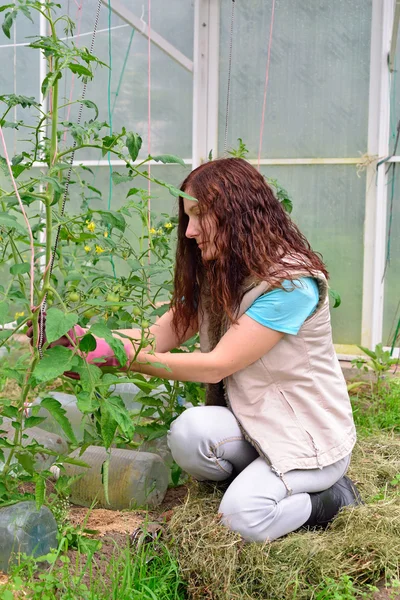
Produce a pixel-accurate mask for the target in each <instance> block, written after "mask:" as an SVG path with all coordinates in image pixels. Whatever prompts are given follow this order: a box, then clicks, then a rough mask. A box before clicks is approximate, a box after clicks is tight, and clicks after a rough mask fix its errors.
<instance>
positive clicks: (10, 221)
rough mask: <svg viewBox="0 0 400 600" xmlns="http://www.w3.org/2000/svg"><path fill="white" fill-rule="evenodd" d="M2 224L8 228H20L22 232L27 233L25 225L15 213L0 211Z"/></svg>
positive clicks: (0, 224) (0, 222) (0, 223)
mask: <svg viewBox="0 0 400 600" xmlns="http://www.w3.org/2000/svg"><path fill="white" fill-rule="evenodd" d="M0 226H3V227H7V228H8V229H18V231H20V232H21V233H25V227H24V226H23V225H22V224H21V223H18V221H17V219H16V218H15V217H14V215H9V214H8V213H5V212H0Z"/></svg>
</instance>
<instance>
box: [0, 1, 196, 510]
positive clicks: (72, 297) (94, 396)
mask: <svg viewBox="0 0 400 600" xmlns="http://www.w3.org/2000/svg"><path fill="white" fill-rule="evenodd" d="M59 8H60V5H59V4H56V3H55V2H51V1H47V0H46V1H45V2H39V1H34V0H16V2H15V4H14V3H13V4H6V5H3V6H1V7H0V12H3V13H4V21H3V25H2V29H3V32H4V34H5V35H6V36H7V37H8V38H10V34H11V29H12V27H13V24H14V22H15V20H16V18H17V17H18V18H20V17H23V18H28V19H30V20H33V19H32V17H33V14H34V13H35V12H36V13H40V15H42V17H43V18H44V19H45V20H46V22H47V24H48V30H49V32H50V33H49V35H48V36H37V37H36V38H34V39H33V40H32V39H30V40H29V44H28V45H29V47H30V48H31V49H32V51H33V52H40V53H41V54H42V55H43V56H44V57H45V59H46V61H47V67H48V69H47V75H46V76H45V78H44V79H43V81H42V82H41V91H42V95H43V98H47V101H48V109H47V110H46V109H45V108H44V106H42V105H41V104H40V103H39V102H38V101H37V99H35V98H33V97H26V96H22V95H16V94H3V95H1V96H0V103H1V104H2V105H3V106H4V111H3V112H2V114H1V113H0V115H1V116H0V126H1V131H3V130H4V129H6V128H13V129H18V130H20V131H21V132H23V133H24V134H25V133H26V134H28V135H29V134H30V136H31V140H30V141H28V142H26V147H25V149H24V150H23V151H22V152H21V153H19V154H18V155H16V156H13V157H11V159H9V158H8V157H7V154H6V148H5V147H3V154H4V156H0V167H1V168H2V170H3V172H4V175H5V177H6V181H7V182H6V183H5V184H4V189H3V188H0V207H1V210H0V235H1V238H2V251H1V255H0V262H1V263H2V264H3V267H4V266H5V267H6V269H7V270H8V272H9V281H8V283H7V284H6V285H2V286H0V325H3V324H4V323H7V322H9V321H12V320H13V306H15V303H18V305H19V307H20V310H19V311H18V313H17V315H14V316H16V317H17V323H16V326H15V327H14V328H12V329H4V330H2V331H0V334H1V345H5V344H7V343H8V342H9V341H10V339H12V337H13V336H14V335H15V334H16V333H17V332H18V331H23V328H24V327H25V325H26V322H27V321H28V320H31V321H32V324H33V347H32V351H31V353H30V354H29V356H25V357H22V358H21V359H20V360H19V361H18V362H17V363H16V364H15V365H14V366H13V367H12V368H7V370H6V376H7V378H8V379H9V380H12V381H14V383H15V385H16V387H17V388H18V389H19V390H20V393H19V397H18V398H17V399H15V398H7V397H6V398H4V399H3V400H2V402H1V407H0V411H1V412H0V419H1V421H0V426H1V422H3V421H4V420H5V419H6V420H10V421H11V426H12V428H13V432H14V433H13V435H12V436H11V439H9V438H6V437H4V436H3V437H0V460H1V461H3V463H4V465H3V469H2V473H1V479H0V502H6V501H9V500H10V498H14V497H15V487H16V485H17V484H18V483H19V482H20V481H21V480H22V479H24V478H28V479H33V480H34V481H35V482H36V497H37V501H38V504H40V503H41V502H43V499H44V495H45V485H46V478H47V476H48V475H49V473H48V472H47V471H44V472H42V473H39V472H37V471H36V469H35V458H34V457H35V455H36V454H37V453H38V451H39V450H40V451H41V452H47V453H48V454H51V452H50V451H47V450H45V449H43V448H42V447H41V446H40V445H39V444H36V443H34V442H33V443H31V444H29V445H27V444H26V440H25V438H24V430H25V429H26V428H29V427H32V426H34V425H38V424H40V422H41V421H42V420H43V417H41V416H38V415H37V411H38V410H39V409H40V408H44V409H46V410H47V411H48V412H49V413H50V414H51V415H52V417H53V418H54V419H55V420H56V421H57V422H58V424H59V425H60V426H61V427H62V429H63V431H64V433H65V435H66V437H67V438H68V440H69V442H70V446H71V448H74V447H77V446H79V444H78V441H77V439H76V437H75V434H74V431H73V429H72V427H71V424H70V423H69V421H68V419H67V417H66V414H65V411H64V409H63V408H62V406H61V404H60V403H59V402H58V401H57V400H55V399H54V398H52V397H49V396H48V394H47V391H46V390H48V388H49V386H52V387H54V386H55V385H56V384H55V381H56V382H60V381H61V384H62V386H63V388H64V389H65V390H68V391H71V392H72V393H73V394H75V395H76V397H77V403H78V408H79V409H80V411H81V412H82V413H83V415H93V419H94V425H95V427H94V430H95V432H96V433H93V428H91V429H90V432H89V430H86V431H85V433H84V440H83V446H84V447H86V446H87V445H89V444H92V443H95V444H102V445H104V446H105V448H107V449H110V448H111V446H112V444H115V443H130V441H131V440H132V437H133V434H134V425H133V423H132V419H131V418H130V415H129V414H128V413H127V411H126V409H125V406H124V404H123V402H122V400H121V398H120V397H118V396H116V395H113V394H112V392H109V388H110V385H111V384H113V383H115V382H116V381H121V380H120V379H118V376H117V374H116V372H115V370H114V371H113V370H110V369H108V372H104V370H101V369H100V368H99V367H98V366H96V365H94V364H88V363H87V362H86V360H85V356H86V355H87V353H88V352H90V351H91V350H93V349H94V348H95V347H96V340H95V337H94V336H97V337H100V338H105V339H106V341H107V342H108V343H109V344H110V345H111V346H112V348H113V350H114V352H115V355H116V356H117V357H118V359H119V362H120V364H121V366H122V367H123V366H126V364H127V356H126V353H125V350H124V346H123V344H122V342H121V341H120V340H119V339H115V338H113V336H112V334H111V329H113V328H115V329H117V328H131V327H137V328H138V329H140V330H141V332H142V334H141V340H140V344H139V345H138V346H137V351H139V350H140V348H141V347H143V346H144V345H148V344H149V343H150V344H151V340H150V339H149V326H150V323H151V321H152V320H154V319H155V317H156V316H157V315H159V314H161V313H162V312H163V311H164V310H165V307H164V306H159V303H158V301H159V300H160V299H165V297H166V296H167V295H168V293H169V291H170V289H171V273H172V263H171V253H170V237H171V232H172V231H173V230H174V227H175V221H174V220H173V219H170V218H169V217H168V215H163V216H162V217H161V218H158V221H157V219H156V217H154V216H151V218H150V219H149V211H148V208H149V207H148V202H149V196H148V191H147V190H144V189H142V187H141V184H140V180H142V181H143V179H144V180H146V181H150V182H151V183H152V184H156V185H158V186H162V187H164V188H166V189H167V190H168V191H169V192H170V193H171V195H172V196H174V197H177V196H179V195H182V192H180V191H179V190H178V189H176V188H175V187H174V186H173V185H171V184H169V183H165V182H162V181H160V180H158V179H156V178H154V177H151V176H150V173H149V171H148V170H147V169H146V165H147V163H148V162H149V161H150V160H153V161H157V162H160V163H162V164H166V163H178V164H182V165H184V163H183V161H182V160H181V159H180V158H178V157H176V156H173V155H169V154H165V155H160V156H146V157H145V158H144V159H143V160H141V161H140V162H138V156H139V152H140V150H141V145H142V140H141V138H140V136H139V135H138V134H137V133H134V132H132V131H127V130H126V129H124V128H122V130H121V131H120V132H113V133H110V130H109V124H108V123H106V122H104V121H101V120H98V116H99V111H98V108H97V106H96V104H95V102H93V101H92V100H90V99H81V100H78V101H77V102H72V103H67V104H65V103H64V104H61V103H60V99H59V85H60V82H61V80H62V78H65V77H66V76H67V74H68V73H72V74H73V75H74V76H76V77H77V78H78V79H80V80H81V82H82V83H88V82H90V81H92V79H93V77H94V69H95V67H104V66H106V65H104V63H102V62H101V61H100V60H99V59H98V58H97V57H96V56H95V55H94V54H92V53H91V52H90V51H89V50H88V49H87V48H78V47H77V46H76V45H75V44H74V43H73V41H68V42H66V41H63V40H61V39H60V37H59V29H60V28H61V27H64V31H65V32H66V33H67V34H68V35H70V36H71V35H72V34H73V31H74V24H73V23H72V21H71V20H70V18H69V17H68V16H66V15H59V10H58V9H59ZM79 103H81V104H82V105H83V109H84V115H85V117H84V120H83V122H82V123H78V122H77V121H73V120H68V121H61V120H60V109H61V108H65V106H68V105H69V104H79ZM16 106H17V107H20V108H22V109H24V110H26V111H27V112H29V113H30V115H34V116H35V117H36V124H35V125H34V126H32V125H28V124H26V123H25V122H24V121H22V120H20V121H18V122H14V121H9V120H8V118H9V115H10V112H11V110H12V109H13V108H14V107H16ZM65 132H67V139H70V140H71V144H70V145H68V144H67V145H66V146H64V145H63V142H62V139H63V136H64V134H65ZM3 139H4V138H3ZM88 148H91V149H95V150H97V151H98V154H99V158H101V157H102V156H105V155H107V154H108V153H109V154H110V155H111V156H112V157H114V158H116V159H119V160H121V161H123V163H124V165H125V168H124V169H123V170H122V171H123V172H122V173H121V172H119V171H114V172H113V173H112V182H113V185H120V184H121V183H125V184H129V186H131V187H130V188H129V191H128V193H127V195H126V201H125V203H124V205H123V206H122V207H121V208H120V209H119V210H105V209H98V208H94V206H96V204H95V201H96V200H99V199H100V200H101V197H102V193H101V190H99V189H98V188H96V187H95V186H94V184H93V181H92V179H91V176H93V172H92V171H91V170H90V169H89V168H87V167H75V166H72V168H71V157H72V156H74V155H75V156H76V159H77V160H79V157H80V156H82V151H85V150H86V149H88ZM39 160H40V161H41V163H42V165H43V167H44V168H41V169H38V168H34V165H35V163H36V162H37V161H39ZM138 182H139V183H138ZM72 190H77V192H78V194H79V195H80V196H81V200H82V203H81V209H80V211H79V212H78V213H73V212H70V211H69V210H68V205H69V200H70V197H71V193H72ZM183 195H184V194H183ZM189 198H190V196H189ZM64 199H65V200H66V211H65V212H64V213H62V211H60V209H61V207H62V205H63V200H64ZM21 215H24V220H22V219H21ZM132 220H135V222H139V223H140V232H139V233H135V232H134V231H132V229H131V227H130V226H129V222H130V221H132ZM58 230H59V243H58V246H57V251H56V254H55V261H54V269H53V270H52V269H51V262H52V254H53V249H54V244H55V239H56V234H57V231H58ZM42 232H43V233H44V235H42ZM118 260H119V261H123V262H124V263H126V264H127V265H128V268H129V270H128V274H126V275H124V276H119V277H117V276H116V275H115V273H114V274H113V273H112V272H111V269H110V268H109V263H110V261H111V262H112V263H113V264H114V261H118ZM154 277H157V278H158V284H157V285H155V284H154ZM150 282H151V283H150ZM46 298H47V306H48V307H49V308H48V310H47V325H46V337H47V340H46V342H45V343H44V345H43V357H41V356H40V353H39V350H38V345H39V336H40V320H39V314H40V309H41V306H42V305H43V303H44V302H45V299H46ZM93 317H95V322H93ZM75 324H79V325H81V326H84V327H87V329H88V331H87V334H86V335H85V336H84V337H82V339H78V340H74V339H71V338H70V344H71V347H69V348H66V347H62V346H54V347H51V345H50V344H51V343H52V342H54V341H55V340H57V339H58V338H60V337H61V336H64V335H68V332H69V331H70V329H71V327H73V326H74V325H75ZM68 371H73V372H75V373H78V374H79V376H80V379H79V380H78V381H74V380H71V379H69V378H67V377H65V376H64V373H65V372H68ZM125 380H126V379H125ZM130 381H133V382H134V383H135V384H136V385H137V386H138V387H139V388H140V389H141V390H142V392H144V393H147V394H148V393H149V392H150V391H151V390H153V389H154V388H155V387H156V386H157V385H159V380H157V379H150V380H146V379H145V378H143V377H142V376H140V375H133V376H132V377H131V378H130ZM178 393H179V386H178V385H177V386H173V389H171V394H172V395H170V400H171V398H172V403H173V404H175V401H176V398H177V396H178ZM37 395H40V397H41V398H42V400H41V402H40V404H39V405H38V406H37V407H35V408H34V409H33V411H32V412H31V413H28V412H27V404H29V403H30V402H31V401H32V399H33V398H35V396H37ZM156 409H157V407H154V406H153V407H152V415H153V416H154V413H155V412H156ZM155 416H157V414H156V415H155ZM158 416H159V417H160V418H161V417H163V419H164V421H165V415H161V416H160V414H158ZM153 435H155V434H154V432H153ZM57 460H59V461H60V462H76V460H74V459H70V458H66V457H63V458H62V460H61V459H60V458H57ZM107 475H108V461H106V463H105V464H104V465H103V478H104V482H105V483H107Z"/></svg>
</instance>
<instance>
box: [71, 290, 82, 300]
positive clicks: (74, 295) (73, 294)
mask: <svg viewBox="0 0 400 600" xmlns="http://www.w3.org/2000/svg"><path fill="white" fill-rule="evenodd" d="M69 299H70V300H71V302H79V299H80V295H79V294H78V292H76V291H75V292H71V293H70V295H69Z"/></svg>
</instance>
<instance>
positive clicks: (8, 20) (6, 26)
mask: <svg viewBox="0 0 400 600" xmlns="http://www.w3.org/2000/svg"><path fill="white" fill-rule="evenodd" d="M16 17H17V11H16V10H12V11H11V12H9V13H6V15H5V17H4V21H3V25H2V26H1V28H2V30H3V31H4V35H5V36H7V37H8V39H10V29H11V27H12V25H13V23H14V21H15V19H16Z"/></svg>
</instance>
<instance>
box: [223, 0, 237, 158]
mask: <svg viewBox="0 0 400 600" xmlns="http://www.w3.org/2000/svg"><path fill="white" fill-rule="evenodd" d="M234 22H235V0H232V12H231V31H230V36H229V58H228V87H227V90H226V110H225V135H224V154H225V153H226V149H227V146H228V121H229V102H230V97H231V77H232V46H233V25H234Z"/></svg>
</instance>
